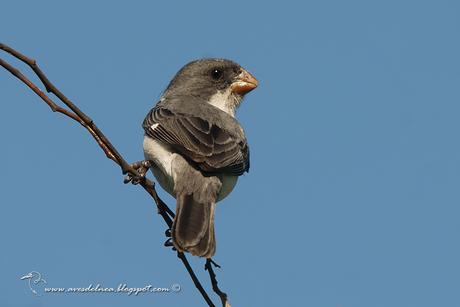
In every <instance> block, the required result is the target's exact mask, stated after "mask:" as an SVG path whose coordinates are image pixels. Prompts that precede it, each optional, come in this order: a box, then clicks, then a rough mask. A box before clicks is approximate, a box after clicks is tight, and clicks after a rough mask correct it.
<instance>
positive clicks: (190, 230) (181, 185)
mask: <svg viewBox="0 0 460 307" xmlns="http://www.w3.org/2000/svg"><path fill="white" fill-rule="evenodd" d="M176 166H178V164H176ZM174 181H175V184H174V190H175V194H176V200H177V205H176V216H175V218H174V222H173V226H172V232H171V235H172V241H173V244H174V247H175V248H176V249H177V250H178V251H181V252H182V251H187V252H190V253H191V254H192V255H195V256H200V257H206V258H211V257H212V256H213V255H214V253H215V251H216V239H215V235H214V211H215V208H216V201H217V195H218V192H219V191H220V188H221V182H220V180H219V179H218V178H217V177H213V176H211V177H206V176H204V175H203V174H202V173H201V172H199V171H198V170H196V169H194V168H193V167H191V166H190V165H189V164H188V163H186V164H185V163H183V164H182V165H181V167H180V176H177V177H176V178H175V180H174Z"/></svg>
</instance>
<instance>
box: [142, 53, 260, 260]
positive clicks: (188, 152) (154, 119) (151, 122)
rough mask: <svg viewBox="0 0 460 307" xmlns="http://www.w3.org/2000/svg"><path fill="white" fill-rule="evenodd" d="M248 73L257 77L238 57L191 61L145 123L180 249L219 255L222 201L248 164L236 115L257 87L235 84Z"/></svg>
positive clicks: (148, 149) (151, 157)
mask: <svg viewBox="0 0 460 307" xmlns="http://www.w3.org/2000/svg"><path fill="white" fill-rule="evenodd" d="M243 74H244V77H246V78H247V76H249V78H252V79H250V80H249V81H251V80H254V82H257V81H256V80H255V79H254V78H253V77H252V76H251V75H250V74H249V73H247V72H246V71H245V70H243V69H242V68H241V67H240V66H239V65H238V64H236V63H234V62H232V61H228V60H221V59H206V60H199V61H194V62H191V63H189V64H187V65H186V66H184V67H183V68H182V69H181V70H180V71H179V72H178V73H177V74H176V76H175V77H174V78H173V80H172V81H171V82H170V84H169V86H168V88H167V89H166V91H165V92H164V94H163V96H162V98H161V100H160V102H158V104H157V105H156V106H155V107H154V108H153V109H152V110H151V111H150V112H149V113H148V114H147V116H146V117H145V119H144V122H143V124H142V127H143V128H144V131H145V139H144V152H145V156H146V158H147V159H148V160H150V161H152V162H153V165H152V171H153V173H154V175H155V176H156V177H157V179H158V181H159V182H160V184H161V185H162V187H163V188H164V189H165V190H166V191H168V192H169V193H170V194H172V195H173V196H174V197H175V198H176V201H177V204H176V217H175V219H174V223H173V227H172V240H173V244H174V246H175V247H176V249H177V250H179V251H188V252H190V253H191V254H193V255H198V256H202V257H207V258H210V257H212V255H214V253H215V249H216V244H215V234H214V212H215V207H216V203H217V201H219V200H220V199H223V198H224V197H226V196H227V195H228V194H229V193H230V192H231V190H232V189H233V187H234V185H235V184H236V178H237V176H240V175H242V174H243V173H244V172H247V171H248V170H249V147H248V144H247V141H246V137H245V135H244V131H243V129H242V127H241V126H240V124H239V123H238V122H237V120H236V119H235V118H234V117H233V116H232V115H233V114H232V110H234V109H235V108H236V107H238V105H239V104H240V102H241V100H242V98H243V96H244V94H245V93H246V92H248V91H250V90H251V89H252V88H254V87H255V86H257V83H255V85H254V86H253V87H249V90H246V91H245V88H243V90H242V91H241V88H237V89H235V87H236V86H235V84H236V85H241V84H243V85H247V84H246V83H244V82H243V81H246V79H244V80H243V81H242V79H241V78H242V77H241V76H242V75H243ZM238 82H239V83H238ZM242 82H243V83H242ZM251 86H252V85H251ZM215 97H218V98H219V99H217V100H216V98H215ZM213 103H214V104H216V105H217V107H216V105H213Z"/></svg>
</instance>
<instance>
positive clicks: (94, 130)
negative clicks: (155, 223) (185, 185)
mask: <svg viewBox="0 0 460 307" xmlns="http://www.w3.org/2000/svg"><path fill="white" fill-rule="evenodd" d="M0 50H3V51H5V52H7V53H9V54H11V55H12V56H13V57H15V58H17V59H18V60H20V61H22V62H24V63H25V64H27V65H28V66H29V67H30V68H31V69H32V70H33V71H34V73H35V74H36V75H37V76H38V78H39V79H40V81H41V82H42V83H43V85H44V87H45V88H46V90H47V92H48V93H52V94H54V95H55V96H56V97H58V98H59V100H61V101H62V102H63V103H64V104H65V105H66V106H67V107H68V108H69V109H70V110H71V111H69V110H67V109H64V108H62V107H60V106H58V105H57V104H56V103H55V102H54V101H53V100H52V99H51V98H50V97H49V96H48V95H46V94H45V93H44V92H43V91H41V90H40V89H39V88H38V87H37V86H36V85H35V84H34V83H33V82H32V81H30V80H29V79H28V78H27V77H25V76H24V75H23V74H22V73H21V72H20V71H19V70H18V69H16V68H15V67H13V66H11V65H10V64H8V63H7V62H6V61H4V60H2V59H0V66H2V67H4V68H5V69H6V70H8V71H9V72H10V73H11V74H13V75H14V76H15V77H16V78H18V79H19V80H21V81H22V82H23V83H24V84H26V85H27V86H28V87H29V88H30V89H31V90H32V91H33V92H34V93H36V94H37V95H38V96H39V97H40V98H41V99H42V100H43V101H44V102H45V103H46V104H47V105H48V106H49V107H50V108H51V110H52V111H53V112H58V113H61V114H64V115H66V116H67V117H69V118H71V119H73V120H74V121H76V122H78V123H80V124H81V125H82V126H83V127H85V128H86V129H87V130H88V132H89V133H90V134H91V136H92V137H93V138H94V139H95V140H96V142H97V144H98V145H99V146H100V147H101V149H102V150H103V151H104V153H105V155H106V156H107V158H109V159H110V160H112V161H114V162H115V163H117V164H118V165H119V166H120V168H121V170H122V172H123V174H129V175H131V177H132V178H135V179H138V180H139V183H140V185H141V186H142V187H143V188H144V190H145V191H147V193H149V194H150V196H151V197H152V198H153V199H154V201H155V203H156V205H157V208H158V214H160V215H161V216H162V218H163V220H164V221H165V223H166V224H167V225H168V227H169V228H171V227H172V223H173V218H174V213H173V211H172V210H171V209H170V208H169V207H168V206H167V205H166V204H165V203H164V202H163V201H162V200H161V199H160V197H159V196H158V194H157V192H156V190H155V184H154V183H153V182H152V181H150V180H149V179H147V178H145V177H142V176H140V174H139V173H138V172H137V170H136V169H135V168H133V167H132V166H131V165H130V164H129V163H128V162H126V160H125V159H124V158H123V157H122V155H121V154H120V153H119V152H118V151H117V149H116V148H115V147H114V146H113V145H112V143H111V142H110V141H109V140H108V138H107V137H106V136H105V135H104V134H103V133H102V131H101V130H99V128H98V127H97V126H96V124H95V123H94V122H93V120H92V119H91V118H90V117H88V116H87V115H86V114H85V113H84V112H83V111H81V110H80V109H79V108H78V107H77V106H76V105H75V104H74V103H73V102H72V101H71V100H70V99H68V98H67V97H66V96H65V95H64V94H63V93H62V92H61V91H59V90H58V89H57V88H56V87H55V86H54V84H53V83H51V81H49V79H48V78H47V77H46V75H45V74H44V73H43V71H42V70H41V69H40V68H39V67H38V65H37V62H36V61H35V60H33V59H31V58H29V57H27V56H25V55H23V54H22V53H20V52H18V51H17V50H15V49H13V48H11V47H9V46H7V45H5V44H2V43H0ZM177 256H178V258H179V259H181V261H182V263H183V264H184V266H185V268H186V269H187V271H188V273H189V275H190V277H191V278H192V281H193V283H194V284H195V286H196V288H197V289H198V291H199V292H200V294H201V295H202V296H203V298H204V300H205V301H206V303H207V304H208V305H209V306H211V307H214V306H215V305H214V304H213V302H212V301H211V299H210V298H209V296H208V294H207V293H206V291H205V290H204V288H203V286H202V285H201V283H200V281H199V280H198V278H197V277H196V274H195V272H194V271H193V269H192V267H191V266H190V264H189V262H188V260H187V258H186V256H185V254H184V253H181V252H178V253H177Z"/></svg>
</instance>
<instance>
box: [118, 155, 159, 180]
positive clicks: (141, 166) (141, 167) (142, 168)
mask: <svg viewBox="0 0 460 307" xmlns="http://www.w3.org/2000/svg"><path fill="white" fill-rule="evenodd" d="M151 165H152V164H151V163H150V161H147V160H142V161H137V162H134V163H133V164H131V167H132V168H134V169H135V170H136V171H137V172H138V173H139V176H133V175H131V174H128V175H126V176H125V179H124V180H123V182H124V183H129V182H131V183H132V184H139V183H140V182H141V181H142V180H143V179H144V178H145V174H146V173H147V171H148V170H149V168H150V166H151Z"/></svg>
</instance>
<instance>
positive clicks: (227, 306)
mask: <svg viewBox="0 0 460 307" xmlns="http://www.w3.org/2000/svg"><path fill="white" fill-rule="evenodd" d="M213 265H214V266H215V267H217V268H220V265H218V264H217V263H215V262H214V261H213V260H212V259H211V258H208V259H206V264H205V265H204V269H205V270H206V271H208V273H209V278H210V279H211V284H212V290H213V291H214V292H215V293H216V294H217V295H218V296H219V297H220V300H221V302H222V307H230V303H229V302H228V297H227V293H225V292H222V291H221V290H220V289H219V286H218V285H217V284H218V282H217V278H216V273H214V269H213V268H212V266H213Z"/></svg>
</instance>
